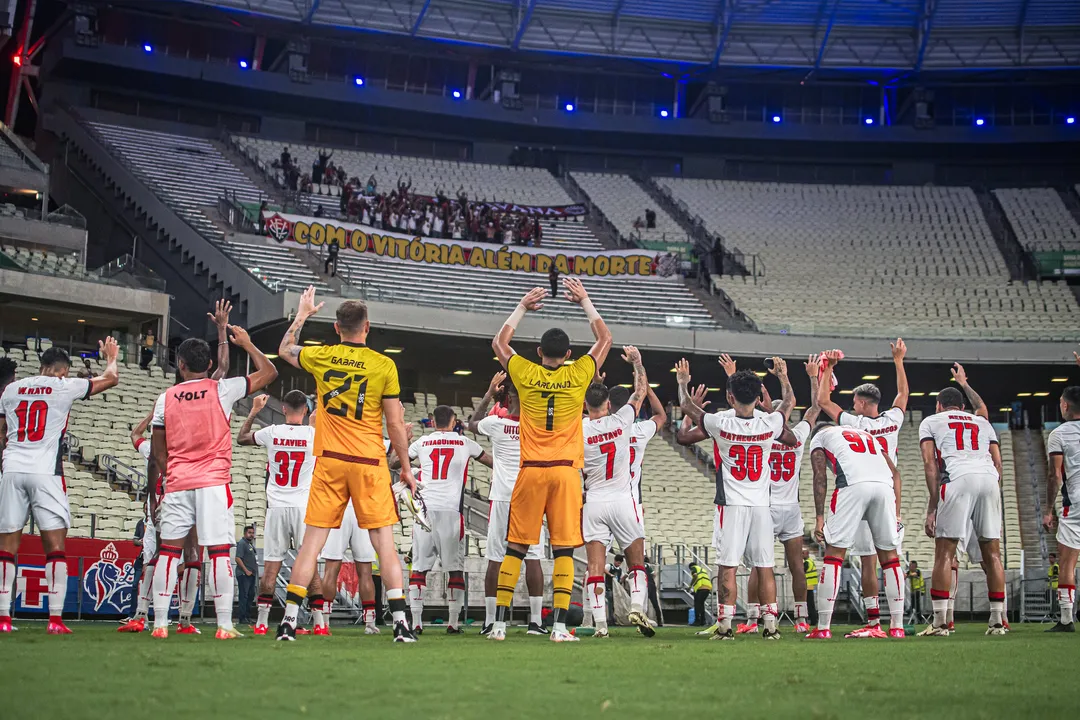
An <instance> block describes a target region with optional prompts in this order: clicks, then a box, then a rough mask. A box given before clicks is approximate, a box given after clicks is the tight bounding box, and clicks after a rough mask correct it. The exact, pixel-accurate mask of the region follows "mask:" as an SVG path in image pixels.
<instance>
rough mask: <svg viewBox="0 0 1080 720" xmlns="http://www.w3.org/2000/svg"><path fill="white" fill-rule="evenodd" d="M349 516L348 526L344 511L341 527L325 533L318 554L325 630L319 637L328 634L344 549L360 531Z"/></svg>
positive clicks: (365, 535)
mask: <svg viewBox="0 0 1080 720" xmlns="http://www.w3.org/2000/svg"><path fill="white" fill-rule="evenodd" d="M351 515H352V524H350V513H349V512H348V511H347V510H346V512H345V517H343V518H342V519H341V527H339V528H333V529H331V530H330V532H329V533H327V537H326V542H325V543H323V549H322V552H320V553H319V560H322V561H323V574H322V578H321V579H320V584H321V586H322V588H323V594H324V598H325V600H326V603H325V605H324V607H323V621H324V623H325V629H324V630H323V631H320V632H319V634H320V635H322V634H326V635H329V634H330V629H329V628H330V614H331V612H332V610H333V607H334V600H335V599H336V598H337V591H338V574H339V573H340V572H341V563H342V562H343V561H344V558H345V548H346V547H347V546H348V543H349V538H350V537H351V535H352V533H353V532H356V533H359V532H360V529H359V528H357V527H355V522H356V514H355V513H351ZM364 537H365V538H366V537H367V533H364ZM300 544H301V545H303V544H304V543H303V540H301V542H300ZM369 544H370V543H369ZM371 554H372V556H374V555H375V551H374V550H372V551H371Z"/></svg>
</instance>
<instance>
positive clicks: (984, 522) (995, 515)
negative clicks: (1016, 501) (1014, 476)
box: [934, 474, 1001, 540]
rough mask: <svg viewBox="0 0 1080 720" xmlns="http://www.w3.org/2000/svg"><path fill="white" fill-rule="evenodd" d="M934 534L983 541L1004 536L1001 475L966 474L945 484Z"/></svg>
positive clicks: (942, 487) (942, 488)
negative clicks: (999, 484) (1002, 534)
mask: <svg viewBox="0 0 1080 720" xmlns="http://www.w3.org/2000/svg"><path fill="white" fill-rule="evenodd" d="M940 493H941V501H940V502H939V503H938V510H937V528H936V529H935V532H934V536H935V537H939V538H953V539H957V540H960V539H964V538H966V537H967V536H968V533H969V532H971V531H972V530H973V531H974V532H975V535H976V536H977V537H978V538H979V539H982V540H997V539H998V538H1000V537H1001V490H1000V488H999V486H998V479H997V475H989V474H988V475H963V476H961V477H958V478H953V479H952V480H950V481H949V482H947V483H945V484H944V485H942V486H941V490H940Z"/></svg>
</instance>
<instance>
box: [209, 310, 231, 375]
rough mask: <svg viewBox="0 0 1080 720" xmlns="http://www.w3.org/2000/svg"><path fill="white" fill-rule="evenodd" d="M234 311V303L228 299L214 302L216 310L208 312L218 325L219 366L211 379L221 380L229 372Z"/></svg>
mask: <svg viewBox="0 0 1080 720" xmlns="http://www.w3.org/2000/svg"><path fill="white" fill-rule="evenodd" d="M230 312H232V303H231V302H229V301H228V300H218V301H217V302H216V303H215V304H214V312H212V313H209V312H208V313H206V316H207V317H208V318H210V320H211V321H213V323H214V326H215V327H217V340H218V342H217V367H216V368H214V374H213V375H211V376H210V379H211V380H221V379H222V378H223V377H225V376H226V375H228V374H229V313H230Z"/></svg>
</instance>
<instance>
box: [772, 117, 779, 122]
mask: <svg viewBox="0 0 1080 720" xmlns="http://www.w3.org/2000/svg"><path fill="white" fill-rule="evenodd" d="M772 121H773V122H774V123H778V122H780V116H779V115H773V116H772Z"/></svg>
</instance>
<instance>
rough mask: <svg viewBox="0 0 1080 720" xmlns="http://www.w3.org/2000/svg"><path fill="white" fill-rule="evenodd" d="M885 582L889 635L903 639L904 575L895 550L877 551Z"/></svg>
mask: <svg viewBox="0 0 1080 720" xmlns="http://www.w3.org/2000/svg"><path fill="white" fill-rule="evenodd" d="M878 559H879V560H880V561H881V574H882V576H883V578H884V580H885V601H886V602H887V603H888V607H889V635H890V636H891V637H904V573H903V570H901V568H900V558H899V556H898V555H897V554H896V550H878Z"/></svg>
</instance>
